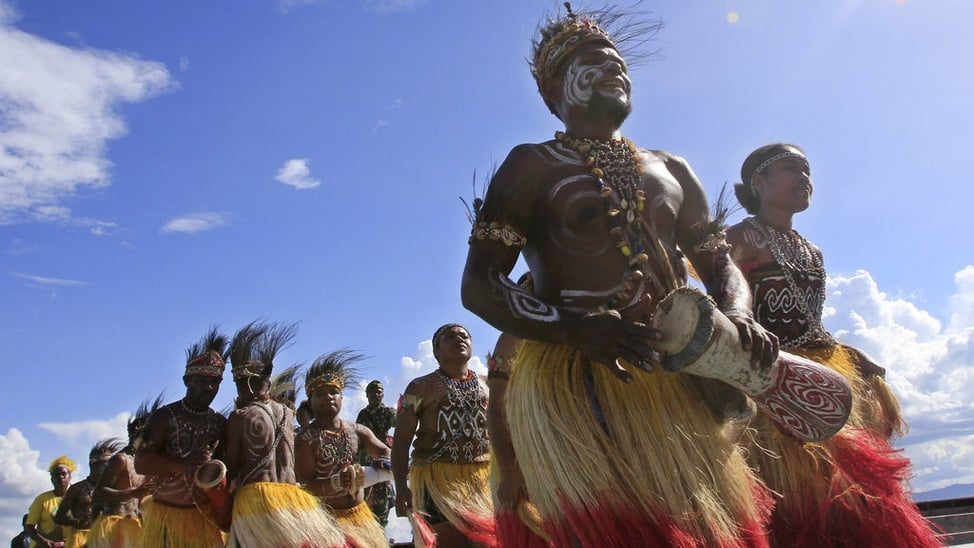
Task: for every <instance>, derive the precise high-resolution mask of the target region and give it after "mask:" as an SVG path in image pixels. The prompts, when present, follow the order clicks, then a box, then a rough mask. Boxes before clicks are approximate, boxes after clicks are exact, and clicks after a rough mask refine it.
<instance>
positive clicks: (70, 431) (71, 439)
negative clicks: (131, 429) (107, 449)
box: [37, 411, 132, 456]
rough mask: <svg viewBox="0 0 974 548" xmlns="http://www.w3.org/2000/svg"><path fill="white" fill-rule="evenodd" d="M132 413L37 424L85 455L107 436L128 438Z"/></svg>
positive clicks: (65, 444) (63, 443)
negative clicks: (108, 417) (101, 418)
mask: <svg viewBox="0 0 974 548" xmlns="http://www.w3.org/2000/svg"><path fill="white" fill-rule="evenodd" d="M131 416H132V414H131V413H128V412H124V411H123V412H121V413H119V414H117V415H115V416H114V417H112V418H110V419H108V420H99V419H92V420H86V421H78V422H42V423H40V424H38V425H37V426H39V427H41V428H43V429H44V430H47V431H48V432H50V433H52V434H54V435H55V436H57V438H58V440H59V441H60V442H61V444H62V445H63V446H65V447H73V448H75V449H79V450H81V451H82V452H83V453H84V455H85V456H87V455H88V451H90V450H91V446H92V445H94V444H95V443H96V442H98V441H99V440H103V439H106V438H120V439H123V440H127V439H128V429H127V428H128V420H129V417H131Z"/></svg>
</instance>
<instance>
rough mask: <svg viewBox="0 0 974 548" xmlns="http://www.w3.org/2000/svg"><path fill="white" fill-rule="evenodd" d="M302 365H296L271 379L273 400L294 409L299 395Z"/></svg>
mask: <svg viewBox="0 0 974 548" xmlns="http://www.w3.org/2000/svg"><path fill="white" fill-rule="evenodd" d="M300 374H301V364H295V365H292V366H291V367H288V368H287V369H285V370H283V371H281V372H280V373H278V374H277V375H274V377H273V378H271V399H272V400H274V401H276V402H278V403H280V404H283V405H286V406H287V407H289V408H291V409H292V410H293V409H294V403H295V400H297V395H298V381H297V379H298V375H300Z"/></svg>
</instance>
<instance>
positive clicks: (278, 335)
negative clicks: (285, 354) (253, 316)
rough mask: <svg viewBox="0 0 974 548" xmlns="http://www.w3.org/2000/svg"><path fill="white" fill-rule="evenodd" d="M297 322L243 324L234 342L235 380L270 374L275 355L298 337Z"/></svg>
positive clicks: (232, 351) (231, 353)
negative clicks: (296, 335)
mask: <svg viewBox="0 0 974 548" xmlns="http://www.w3.org/2000/svg"><path fill="white" fill-rule="evenodd" d="M296 333H297V324H279V323H273V324H267V323H263V322H251V323H249V324H247V325H245V326H244V327H242V328H241V329H240V330H239V331H237V333H236V334H235V335H234V337H233V343H232V344H231V345H230V362H231V363H232V364H233V366H232V367H231V372H232V374H233V380H235V381H238V380H241V379H247V378H252V377H259V378H264V379H266V378H270V376H271V373H272V372H273V370H274V358H275V357H276V356H277V354H278V352H280V351H281V350H282V349H283V348H284V347H286V346H287V345H288V344H290V343H291V341H293V340H294V336H295V334H296Z"/></svg>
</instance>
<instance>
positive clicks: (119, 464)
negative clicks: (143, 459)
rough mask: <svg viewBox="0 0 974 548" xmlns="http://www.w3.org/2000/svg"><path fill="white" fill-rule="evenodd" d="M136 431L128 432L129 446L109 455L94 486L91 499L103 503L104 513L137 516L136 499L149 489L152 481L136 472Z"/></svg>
mask: <svg viewBox="0 0 974 548" xmlns="http://www.w3.org/2000/svg"><path fill="white" fill-rule="evenodd" d="M139 433H140V431H135V432H131V433H130V435H129V444H128V446H126V447H125V449H123V450H122V451H120V452H118V453H116V454H115V455H113V456H112V458H111V460H109V461H108V466H107V467H106V468H105V472H104V473H103V474H102V475H101V478H100V479H99V480H98V483H97V484H96V486H95V493H94V496H93V500H94V502H95V503H96V504H102V505H105V513H106V514H110V515H119V516H128V517H137V516H138V509H139V500H140V499H141V498H142V497H144V496H146V495H148V494H149V493H150V492H151V489H152V483H151V482H150V481H148V478H146V477H145V476H142V475H140V474H137V473H136V472H135V457H134V454H135V446H134V443H135V439H136V438H138V436H139Z"/></svg>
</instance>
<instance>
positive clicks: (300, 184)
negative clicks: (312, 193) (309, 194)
mask: <svg viewBox="0 0 974 548" xmlns="http://www.w3.org/2000/svg"><path fill="white" fill-rule="evenodd" d="M310 164H311V161H310V160H308V159H307V158H292V159H290V160H288V161H286V162H284V165H283V166H281V169H279V170H277V175H275V176H274V179H275V180H276V181H278V182H280V183H284V184H286V185H288V186H293V187H294V188H296V189H298V190H307V189H309V188H315V187H318V186H320V185H321V181H320V180H319V179H315V178H314V177H312V176H311V168H309V167H308V166H309V165H310Z"/></svg>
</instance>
